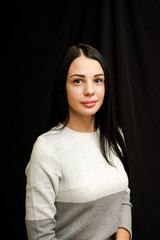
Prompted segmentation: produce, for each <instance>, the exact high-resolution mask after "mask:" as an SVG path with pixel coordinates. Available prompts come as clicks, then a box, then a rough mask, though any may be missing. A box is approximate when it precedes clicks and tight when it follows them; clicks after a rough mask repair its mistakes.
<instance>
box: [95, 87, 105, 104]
mask: <svg viewBox="0 0 160 240" xmlns="http://www.w3.org/2000/svg"><path fill="white" fill-rule="evenodd" d="M97 94H98V96H99V99H101V100H102V101H103V99H104V95H105V87H102V88H101V89H99V91H98V92H97Z"/></svg>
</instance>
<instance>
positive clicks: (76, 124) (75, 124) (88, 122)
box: [67, 116, 96, 133]
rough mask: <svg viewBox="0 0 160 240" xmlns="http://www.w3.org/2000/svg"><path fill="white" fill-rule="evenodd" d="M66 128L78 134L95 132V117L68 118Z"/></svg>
mask: <svg viewBox="0 0 160 240" xmlns="http://www.w3.org/2000/svg"><path fill="white" fill-rule="evenodd" d="M67 127H69V128H71V129H72V130H75V131H78V132H86V133H89V132H95V130H96V129H95V117H94V116H83V117H78V118H73V117H72V118H69V121H68V123H67Z"/></svg>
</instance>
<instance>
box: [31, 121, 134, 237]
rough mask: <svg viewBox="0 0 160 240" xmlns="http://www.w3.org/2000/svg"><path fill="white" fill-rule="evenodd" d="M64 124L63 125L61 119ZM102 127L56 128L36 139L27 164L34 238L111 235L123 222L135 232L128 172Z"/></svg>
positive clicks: (128, 228) (129, 229)
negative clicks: (105, 146) (103, 139)
mask: <svg viewBox="0 0 160 240" xmlns="http://www.w3.org/2000/svg"><path fill="white" fill-rule="evenodd" d="M61 126H62V125H61ZM98 136H99V131H98V130H97V131H96V132H94V133H81V132H76V131H73V130H71V129H69V128H68V127H65V128H64V129H63V130H55V128H53V129H51V130H50V131H49V132H47V133H45V134H42V135H41V136H39V137H38V139H37V140H36V142H35V144H34V146H33V150H32V154H31V158H30V161H29V163H28V165H27V167H26V176H27V185H26V227H27V234H28V239H29V240H55V239H59V240H109V239H114V235H115V232H116V231H117V228H118V227H123V228H126V229H127V230H128V231H129V232H130V233H131V203H130V189H129V188H128V177H127V174H126V172H125V170H124V167H123V165H122V163H121V161H120V160H119V158H118V157H117V156H116V155H115V154H114V152H113V151H111V150H109V151H108V152H109V154H108V156H109V157H110V160H111V161H112V162H114V164H115V167H112V166H111V165H109V164H108V163H107V161H106V160H105V158H104V157H103V155H102V153H101V150H100V145H99V138H98Z"/></svg>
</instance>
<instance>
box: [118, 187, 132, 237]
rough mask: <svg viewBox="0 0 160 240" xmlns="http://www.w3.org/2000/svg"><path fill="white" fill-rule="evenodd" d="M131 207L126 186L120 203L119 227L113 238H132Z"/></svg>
mask: <svg viewBox="0 0 160 240" xmlns="http://www.w3.org/2000/svg"><path fill="white" fill-rule="evenodd" d="M131 207H132V204H131V203H130V189H129V188H128V189H127V191H126V192H125V194H124V197H123V201H122V204H121V213H120V218H119V227H118V230H117V233H116V238H115V239H116V240H130V239H131V238H132V228H131V222H132V221H131Z"/></svg>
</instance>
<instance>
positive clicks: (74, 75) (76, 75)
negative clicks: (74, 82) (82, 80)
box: [70, 74, 85, 78]
mask: <svg viewBox="0 0 160 240" xmlns="http://www.w3.org/2000/svg"><path fill="white" fill-rule="evenodd" d="M71 77H85V75H82V74H73V75H72V76H70V78H71Z"/></svg>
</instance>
